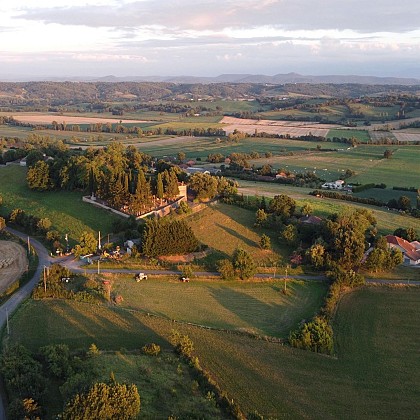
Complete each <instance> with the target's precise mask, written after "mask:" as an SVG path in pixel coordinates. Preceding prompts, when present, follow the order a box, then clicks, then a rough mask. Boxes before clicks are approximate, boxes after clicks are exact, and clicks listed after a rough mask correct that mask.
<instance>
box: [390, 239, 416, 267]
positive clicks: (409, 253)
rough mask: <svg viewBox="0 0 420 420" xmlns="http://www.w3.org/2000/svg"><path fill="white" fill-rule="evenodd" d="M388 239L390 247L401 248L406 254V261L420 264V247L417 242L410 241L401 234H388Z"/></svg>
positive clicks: (411, 263)
mask: <svg viewBox="0 0 420 420" xmlns="http://www.w3.org/2000/svg"><path fill="white" fill-rule="evenodd" d="M386 240H387V242H388V246H389V247H390V248H397V249H399V250H400V251H401V252H402V253H403V255H404V262H405V263H406V264H410V265H418V264H420V248H416V245H415V244H416V242H411V243H410V242H408V241H406V240H405V239H403V238H400V237H399V236H394V235H387V236H386Z"/></svg>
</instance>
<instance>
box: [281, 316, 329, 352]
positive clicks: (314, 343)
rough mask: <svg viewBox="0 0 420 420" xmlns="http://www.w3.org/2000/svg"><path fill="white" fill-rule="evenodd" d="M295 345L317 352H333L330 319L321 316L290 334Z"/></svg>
mask: <svg viewBox="0 0 420 420" xmlns="http://www.w3.org/2000/svg"><path fill="white" fill-rule="evenodd" d="M289 341H290V344H291V345H292V346H294V347H297V348H301V349H307V350H312V351H314V352H315V353H327V354H331V353H332V351H333V331H332V328H331V325H330V324H329V323H328V321H327V320H326V319H325V318H323V317H320V316H317V317H315V318H314V319H313V320H312V321H310V322H305V323H304V324H303V325H302V328H301V329H300V330H297V331H293V332H292V333H291V334H290V336H289Z"/></svg>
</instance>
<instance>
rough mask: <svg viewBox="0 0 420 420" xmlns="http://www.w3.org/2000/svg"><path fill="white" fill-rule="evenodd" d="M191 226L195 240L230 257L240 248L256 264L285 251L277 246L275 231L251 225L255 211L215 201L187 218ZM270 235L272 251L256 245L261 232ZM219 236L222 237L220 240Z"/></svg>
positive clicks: (285, 251) (285, 250)
mask: <svg viewBox="0 0 420 420" xmlns="http://www.w3.org/2000/svg"><path fill="white" fill-rule="evenodd" d="M188 223H189V225H190V226H191V228H192V230H193V232H194V234H195V235H196V237H197V238H198V240H199V241H200V242H202V243H204V244H206V245H208V246H209V247H210V248H212V249H213V250H215V251H217V252H218V253H219V254H221V256H222V257H224V258H226V257H231V256H232V255H233V253H234V251H235V249H236V248H238V247H240V248H243V249H245V250H246V251H247V252H249V253H251V254H252V256H253V258H254V260H255V261H256V262H257V263H260V264H261V263H263V262H264V261H267V260H268V259H270V258H274V257H275V256H276V255H275V253H280V254H282V253H286V254H287V253H288V251H289V250H288V249H287V248H284V247H280V246H279V244H278V242H279V241H278V240H277V236H278V235H277V234H276V232H266V231H265V230H261V229H256V228H254V223H255V212H253V211H251V210H245V209H242V208H240V207H237V206H230V205H227V204H216V205H212V206H209V207H207V208H206V209H204V210H203V211H200V212H199V213H196V214H194V215H192V216H191V217H189V219H188ZM263 233H265V234H268V235H269V236H270V237H271V244H272V251H270V250H263V249H261V248H260V246H259V240H260V238H261V235H262V234H263ZM221 238H223V239H221Z"/></svg>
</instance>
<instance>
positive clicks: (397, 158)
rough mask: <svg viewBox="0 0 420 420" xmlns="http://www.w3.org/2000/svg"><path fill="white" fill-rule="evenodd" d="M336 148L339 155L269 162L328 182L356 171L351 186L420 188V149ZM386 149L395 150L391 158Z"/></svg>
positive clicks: (408, 147) (407, 147) (304, 156)
mask: <svg viewBox="0 0 420 420" xmlns="http://www.w3.org/2000/svg"><path fill="white" fill-rule="evenodd" d="M322 146H324V145H322ZM325 147H326V146H325ZM334 147H337V149H339V150H338V152H322V151H321V152H317V153H312V154H308V155H296V156H274V157H272V158H270V159H267V160H266V161H267V163H270V164H271V165H272V166H273V167H274V168H286V169H288V170H290V171H294V172H305V171H314V172H315V173H316V174H317V175H318V176H319V177H320V178H322V179H325V180H327V181H331V180H336V179H340V177H342V176H343V174H344V173H345V171H346V169H352V170H353V171H355V172H356V175H355V176H352V177H351V178H349V179H347V181H348V182H349V183H351V182H359V183H362V184H368V183H375V184H381V183H384V184H386V185H387V186H388V187H393V186H397V187H412V186H416V185H418V182H419V169H418V163H419V162H420V147H419V146H398V147H397V146H384V145H381V146H364V145H361V146H358V147H356V148H350V149H348V148H347V147H346V145H343V146H342V147H340V145H339V144H338V145H337V144H334ZM340 149H341V150H340ZM386 149H391V150H393V151H394V154H393V155H392V157H391V158H390V159H385V158H384V151H385V150H386ZM253 163H256V162H253Z"/></svg>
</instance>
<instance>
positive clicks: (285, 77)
mask: <svg viewBox="0 0 420 420" xmlns="http://www.w3.org/2000/svg"><path fill="white" fill-rule="evenodd" d="M17 80H18V79H16V80H15V81H17ZM9 81H11V79H9ZM20 81H54V82H64V81H71V82H76V81H77V82H108V83H117V82H152V83H159V82H160V83H162V82H164V83H182V84H198V83H201V84H212V83H251V84H261V83H262V84H273V85H284V84H293V83H309V84H349V83H351V84H363V85H400V86H412V85H420V79H414V78H404V77H378V76H357V75H334V74H333V75H323V76H311V75H302V74H298V73H287V74H276V75H274V76H267V75H264V74H221V75H219V76H215V77H200V76H124V77H118V76H113V75H109V76H104V77H88V76H86V77H35V78H33V79H27V78H25V79H24V80H20Z"/></svg>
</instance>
